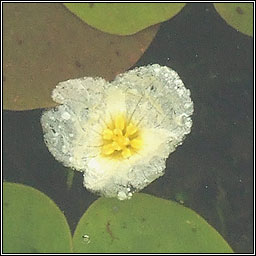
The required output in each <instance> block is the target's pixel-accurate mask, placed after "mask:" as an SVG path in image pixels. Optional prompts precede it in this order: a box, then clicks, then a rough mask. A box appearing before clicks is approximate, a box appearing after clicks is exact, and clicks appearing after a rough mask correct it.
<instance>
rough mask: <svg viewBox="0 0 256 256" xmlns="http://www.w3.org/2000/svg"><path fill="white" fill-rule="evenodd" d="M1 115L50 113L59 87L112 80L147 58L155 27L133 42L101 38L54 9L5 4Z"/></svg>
mask: <svg viewBox="0 0 256 256" xmlns="http://www.w3.org/2000/svg"><path fill="white" fill-rule="evenodd" d="M3 14H4V15H3V75H4V77H3V80H4V84H3V103H4V109H9V110H29V109H36V108H46V107H52V106H55V105H56V104H55V103H54V102H53V101H52V100H51V91H52V89H53V88H54V87H55V86H56V84H57V83H58V82H60V81H65V80H68V79H71V78H78V77H83V76H100V77H104V78H105V79H107V80H112V79H113V78H114V77H115V76H116V75H117V74H119V73H122V72H124V71H125V70H127V69H129V67H131V66H132V65H133V64H134V63H136V62H137V60H138V59H139V58H140V57H141V55H142V54H143V53H144V52H145V50H146V49H147V47H148V46H149V44H150V43H151V41H152V39H153V38H154V36H155V34H156V32H157V30H158V28H159V25H155V26H152V27H149V28H147V29H145V30H143V31H141V32H139V33H137V34H135V35H132V36H116V35H110V34H106V33H103V32H100V31H98V30H96V29H93V28H91V27H90V26H89V25H87V24H85V23H83V22H82V21H81V20H80V19H79V18H77V17H76V16H75V15H72V14H71V13H70V12H69V11H68V10H67V9H66V8H65V7H64V6H63V5H62V4H58V3H4V4H3Z"/></svg>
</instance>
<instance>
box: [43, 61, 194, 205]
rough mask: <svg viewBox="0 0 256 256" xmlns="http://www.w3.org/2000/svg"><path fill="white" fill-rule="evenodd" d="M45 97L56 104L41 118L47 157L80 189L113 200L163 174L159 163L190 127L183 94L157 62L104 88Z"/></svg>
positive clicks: (72, 88)
mask: <svg viewBox="0 0 256 256" xmlns="http://www.w3.org/2000/svg"><path fill="white" fill-rule="evenodd" d="M52 98H53V100H54V101H56V102H57V103H60V104H61V105H59V106H57V107H56V108H54V109H50V110H48V111H45V112H44V113H43V115H42V118H41V123H42V127H43V131H44V139H45V143H46V145H47V147H48V149H49V151H50V152H51V153H52V154H53V156H54V157H55V158H56V159H57V160H58V161H60V162H62V163H63V164H64V165H65V166H67V167H71V168H73V169H76V170H78V171H82V172H83V174H84V186H85V187H86V188H87V189H89V190H90V191H93V192H97V193H99V194H101V195H103V196H107V197H118V198H119V199H121V200H122V199H127V198H130V197H131V196H132V194H133V193H134V192H135V191H139V190H141V189H143V188H144V187H145V186H147V185H148V184H149V183H151V182H152V181H153V180H155V179H156V178H158V177H159V176H161V175H163V174H164V169H165V160H166V159H167V158H168V155H169V154H170V153H171V152H173V151H174V150H175V148H176V147H177V146H178V145H181V144H182V141H183V139H184V136H185V135H186V134H188V133H189V132H190V130H191V126H192V121H191V118H190V115H191V114H192V113H193V102H192V101H191V98H190V91H189V90H188V89H186V88H185V86H184V84H183V83H182V81H181V80H180V78H179V76H178V74H177V73H176V72H175V71H173V70H171V69H170V68H168V67H161V66H159V65H157V64H154V65H148V66H145V67H139V68H135V69H133V70H131V71H128V72H126V73H124V74H121V75H118V76H117V77H116V79H115V80H114V81H113V82H111V83H109V82H107V81H105V80H104V79H102V78H92V77H84V78H79V79H72V80H68V81H65V82H61V83H59V84H58V85H57V87H56V88H55V89H54V90H53V93H52Z"/></svg>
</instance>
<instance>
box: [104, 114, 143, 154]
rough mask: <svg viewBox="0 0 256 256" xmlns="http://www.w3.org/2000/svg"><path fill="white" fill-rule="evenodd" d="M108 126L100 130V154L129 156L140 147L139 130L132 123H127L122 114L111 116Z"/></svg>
mask: <svg viewBox="0 0 256 256" xmlns="http://www.w3.org/2000/svg"><path fill="white" fill-rule="evenodd" d="M112 119H113V120H112V122H111V123H109V124H108V128H107V129H104V130H103V132H102V139H103V146H102V151H101V152H102V154H103V155H104V156H107V157H113V158H114V159H120V158H121V159H122V158H125V159H126V158H129V157H130V156H132V155H133V154H134V153H136V152H137V151H138V150H139V149H141V147H142V144H143V143H142V140H141V138H140V137H139V135H140V132H139V130H138V128H137V127H136V126H135V125H134V124H133V123H131V122H130V123H129V125H127V123H128V122H127V120H126V119H125V116H124V115H118V116H116V118H112Z"/></svg>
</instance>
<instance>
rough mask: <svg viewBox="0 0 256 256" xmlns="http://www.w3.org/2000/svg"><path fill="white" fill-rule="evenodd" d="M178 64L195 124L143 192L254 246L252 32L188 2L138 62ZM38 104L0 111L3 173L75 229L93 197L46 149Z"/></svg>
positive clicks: (242, 248) (235, 241) (245, 248)
mask: <svg viewBox="0 0 256 256" xmlns="http://www.w3.org/2000/svg"><path fill="white" fill-rule="evenodd" d="M150 63H158V64H160V65H167V66H170V67H172V68H173V69H174V70H176V71H177V72H178V73H179V75H180V77H181V79H182V80H183V82H184V84H185V85H186V87H187V88H189V89H190V90H191V97H192V99H193V101H194V108H195V111H194V115H193V117H192V118H193V127H192V132H191V134H190V135H189V136H188V137H187V138H186V140H185V141H184V144H183V145H182V146H180V147H178V148H177V150H176V151H175V152H174V153H173V154H171V155H170V157H169V159H168V160H167V170H166V174H165V175H164V176H163V177H161V178H159V179H158V180H156V181H155V182H153V183H152V184H150V185H149V186H148V187H147V188H145V189H144V190H143V192H146V193H149V194H152V195H156V196H158V197H162V198H165V199H172V200H178V201H183V202H184V205H185V206H188V207H190V208H192V209H194V210H195V211H196V212H197V213H199V214H200V215H201V216H203V217H204V218H205V219H206V220H207V221H208V222H209V223H210V224H211V225H213V226H214V227H215V228H216V229H217V230H218V231H219V232H220V233H221V234H222V235H223V236H224V238H225V239H226V240H227V241H228V243H229V244H230V246H231V247H232V248H233V249H234V251H235V252H242V253H245V252H247V253H249V252H253V178H254V173H253V92H254V91H253V39H252V38H250V37H248V36H245V35H243V34H241V33H239V32H237V31H236V30H234V29H233V28H231V27H229V26H227V25H226V23H225V22H224V21H223V20H222V19H221V18H220V17H219V16H218V14H217V13H216V11H215V10H214V8H213V6H212V5H211V4H188V5H187V6H186V7H185V8H184V9H183V10H182V12H181V13H180V14H179V15H178V16H176V17H175V18H173V19H171V20H170V21H167V22H165V23H163V24H162V25H161V28H160V30H159V32H158V34H157V36H156V37H155V39H154V40H153V42H152V44H151V46H150V47H149V48H148V50H147V51H146V53H145V54H144V55H143V56H142V58H141V59H140V60H139V62H138V63H136V65H135V66H142V65H146V64H150ZM41 113H42V110H33V111H24V112H13V111H3V177H4V180H5V181H11V182H19V183H23V184H27V185H30V186H33V187H35V188H37V189H39V190H40V191H42V192H44V193H45V194H47V195H48V196H49V197H50V198H52V199H53V200H54V201H55V202H56V203H57V205H58V206H59V207H60V209H61V210H62V211H64V214H65V215H66V217H67V219H68V222H69V224H70V227H71V229H72V231H74V228H75V226H76V224H77V222H78V220H79V218H80V217H81V216H82V214H83V213H84V211H85V210H86V209H87V208H88V206H89V205H90V204H91V203H92V202H93V201H94V200H96V199H97V196H95V195H94V194H91V193H90V192H88V191H87V190H86V189H85V188H83V186H82V180H83V178H82V174H80V173H78V172H76V173H75V177H74V182H73V186H72V188H71V189H70V190H68V189H67V185H66V174H67V172H66V169H65V168H64V167H63V166H62V165H61V164H60V163H58V162H57V161H56V160H55V159H54V158H53V157H52V155H51V154H50V153H49V152H48V150H47V148H46V146H45V144H44V142H43V135H42V129H41V125H40V117H41Z"/></svg>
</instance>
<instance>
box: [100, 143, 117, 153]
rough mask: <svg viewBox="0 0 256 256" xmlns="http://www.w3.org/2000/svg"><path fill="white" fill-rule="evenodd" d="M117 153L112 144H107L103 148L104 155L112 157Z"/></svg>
mask: <svg viewBox="0 0 256 256" xmlns="http://www.w3.org/2000/svg"><path fill="white" fill-rule="evenodd" d="M114 151H115V148H114V147H113V145H112V144H107V145H104V146H103V147H102V153H103V154H104V155H111V154H112V153H113V152H114Z"/></svg>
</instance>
